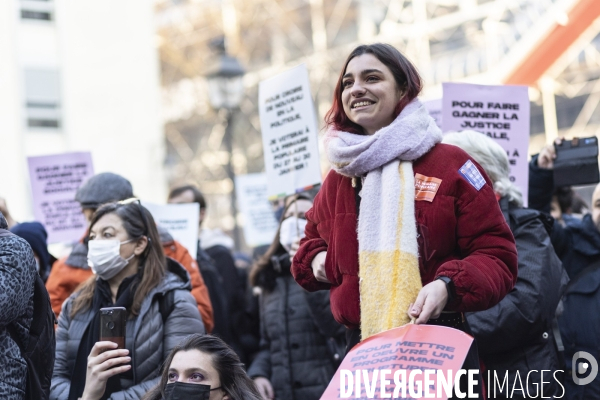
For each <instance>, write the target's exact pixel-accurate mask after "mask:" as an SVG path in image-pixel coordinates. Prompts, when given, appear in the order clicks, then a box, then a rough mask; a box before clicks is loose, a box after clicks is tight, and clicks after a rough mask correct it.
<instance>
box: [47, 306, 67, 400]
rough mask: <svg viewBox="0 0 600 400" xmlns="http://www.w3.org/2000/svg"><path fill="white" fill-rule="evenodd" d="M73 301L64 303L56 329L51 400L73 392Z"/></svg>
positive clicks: (62, 397)
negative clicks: (69, 354) (70, 365)
mask: <svg viewBox="0 0 600 400" xmlns="http://www.w3.org/2000/svg"><path fill="white" fill-rule="evenodd" d="M71 304H72V301H71V299H68V300H67V301H65V302H64V303H63V307H62V312H61V313H60V316H59V317H58V328H57V329H56V353H55V355H56V357H55V360H54V371H53V373H52V382H51V385H50V400H63V399H66V398H68V397H69V390H71V371H69V368H68V363H67V346H68V343H69V326H70V325H71Z"/></svg>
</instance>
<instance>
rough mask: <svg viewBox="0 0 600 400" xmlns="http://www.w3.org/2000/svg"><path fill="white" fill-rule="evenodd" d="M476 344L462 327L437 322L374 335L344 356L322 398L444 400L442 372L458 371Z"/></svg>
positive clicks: (447, 373) (447, 375)
mask: <svg viewBox="0 0 600 400" xmlns="http://www.w3.org/2000/svg"><path fill="white" fill-rule="evenodd" d="M472 342H473V337H471V336H469V335H467V334H466V333H464V332H462V331H459V330H457V329H452V328H447V327H444V326H434V325H414V324H408V325H404V326H401V327H399V328H394V329H390V330H389V331H385V332H382V333H379V334H377V335H374V336H371V337H370V338H368V339H366V340H363V341H362V342H360V343H359V344H358V345H356V346H354V348H353V349H352V350H350V351H349V352H348V354H346V357H344V360H343V361H342V364H341V365H340V367H339V368H338V370H337V372H336V373H335V375H334V376H333V379H331V381H330V383H329V386H327V389H326V390H325V392H324V393H323V395H322V396H321V400H332V399H382V398H403V399H413V398H414V399H420V398H428V397H426V395H430V394H432V393H435V394H436V395H435V396H434V397H429V398H436V399H442V400H445V399H447V398H448V396H446V395H445V391H444V390H442V388H440V392H441V393H440V395H439V396H438V395H437V392H438V386H439V385H438V383H439V382H438V380H437V379H435V378H437V374H438V371H439V373H440V374H443V375H444V376H445V377H446V378H448V377H449V376H450V377H455V376H456V374H460V371H461V367H462V365H463V362H464V360H465V358H466V356H467V353H468V352H469V349H470V347H471V343H472ZM411 373H412V374H413V377H412V378H411ZM382 375H384V377H382ZM428 376H429V378H427V377H428ZM430 379H431V380H430ZM411 384H412V386H411ZM402 387H404V392H405V393H403V389H402ZM448 389H449V391H451V386H450V388H448ZM411 390H412V391H413V396H411V394H410V392H411Z"/></svg>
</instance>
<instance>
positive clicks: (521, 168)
mask: <svg viewBox="0 0 600 400" xmlns="http://www.w3.org/2000/svg"><path fill="white" fill-rule="evenodd" d="M443 89H444V97H443V105H442V123H443V129H442V130H443V131H444V132H448V131H462V130H475V131H478V132H481V133H484V134H486V135H487V136H489V137H491V138H492V139H494V140H495V141H496V142H497V143H498V144H499V145H500V146H502V148H503V149H504V150H505V151H506V154H507V155H508V161H509V163H510V180H511V181H512V182H514V183H515V185H516V186H518V187H519V189H520V190H521V193H523V202H524V206H525V207H527V193H528V185H529V165H528V162H527V154H528V150H529V129H530V127H529V91H528V88H527V86H509V85H506V86H483V85H472V84H468V83H444V84H443Z"/></svg>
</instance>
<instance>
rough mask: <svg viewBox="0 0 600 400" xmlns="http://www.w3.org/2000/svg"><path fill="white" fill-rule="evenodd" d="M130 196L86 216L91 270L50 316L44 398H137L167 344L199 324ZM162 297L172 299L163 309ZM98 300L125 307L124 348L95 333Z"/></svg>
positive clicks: (152, 381) (185, 288) (177, 273)
mask: <svg viewBox="0 0 600 400" xmlns="http://www.w3.org/2000/svg"><path fill="white" fill-rule="evenodd" d="M133 200H135V199H132V201H126V202H119V203H109V204H105V205H103V206H100V208H98V210H97V211H96V212H95V213H94V215H93V216H92V220H91V223H90V229H89V242H88V257H87V258H88V263H89V265H90V268H91V269H92V271H93V272H94V275H93V276H92V277H90V278H89V279H88V280H87V281H85V282H84V283H83V284H82V285H81V286H80V288H79V289H78V290H77V291H76V292H75V293H74V294H73V295H71V296H70V297H69V298H68V299H67V300H66V301H65V303H64V305H63V309H62V312H61V314H60V317H59V319H58V329H57V331H56V336H57V340H56V341H57V345H56V362H55V367H54V375H53V378H52V388H51V393H50V399H57V400H58V399H61V400H64V399H69V400H75V399H83V400H99V399H112V400H117V399H132V398H140V397H141V396H142V395H143V394H145V393H146V392H147V391H148V390H149V389H150V388H152V387H153V386H154V385H156V383H158V381H159V378H158V377H156V371H158V369H159V368H160V366H161V365H162V363H163V361H164V359H165V358H166V356H167V354H168V352H169V351H170V350H171V349H172V348H173V347H175V345H176V344H177V343H178V342H179V341H180V340H181V339H182V338H184V337H186V336H188V335H189V334H192V333H204V332H205V329H204V325H203V324H202V318H201V317H200V313H199V312H198V308H197V307H196V301H195V300H194V298H193V297H192V295H191V294H190V292H189V290H190V288H191V285H190V281H189V275H188V274H187V273H186V271H185V269H183V267H182V266H181V265H180V264H179V263H177V262H175V261H173V260H171V259H168V258H166V257H165V255H164V253H163V250H162V246H161V244H160V239H159V235H158V232H157V229H156V224H155V222H154V219H153V218H152V215H151V214H150V212H149V211H148V210H147V209H146V208H144V207H143V206H141V204H140V203H139V200H135V201H133ZM170 293H172V294H170ZM165 298H171V299H172V302H171V305H170V308H169V309H168V310H166V312H163V310H162V309H161V304H163V305H164V304H165V303H164V302H162V303H161V301H162V300H161V299H165ZM103 307H124V308H126V310H127V313H128V318H127V322H126V335H125V349H117V344H116V343H113V342H108V341H99V333H100V313H99V310H100V309H101V308H103Z"/></svg>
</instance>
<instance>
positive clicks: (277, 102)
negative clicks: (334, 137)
mask: <svg viewBox="0 0 600 400" xmlns="http://www.w3.org/2000/svg"><path fill="white" fill-rule="evenodd" d="M258 102H259V111H260V125H261V130H262V140H263V152H264V157H265V169H266V172H267V176H268V192H267V194H268V198H269V199H276V198H280V197H286V196H289V195H292V194H294V193H298V192H302V191H304V190H308V189H310V188H312V187H313V186H315V185H317V184H320V183H321V167H320V160H319V145H318V137H317V123H316V115H315V109H314V104H313V101H312V97H311V95H310V84H309V80H308V71H307V69H306V66H305V65H304V64H301V65H299V66H297V67H295V68H292V69H290V70H288V71H286V72H283V73H281V74H279V75H277V76H274V77H272V78H270V79H267V80H264V81H262V82H260V85H259V93H258Z"/></svg>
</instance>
